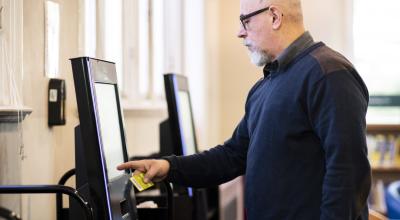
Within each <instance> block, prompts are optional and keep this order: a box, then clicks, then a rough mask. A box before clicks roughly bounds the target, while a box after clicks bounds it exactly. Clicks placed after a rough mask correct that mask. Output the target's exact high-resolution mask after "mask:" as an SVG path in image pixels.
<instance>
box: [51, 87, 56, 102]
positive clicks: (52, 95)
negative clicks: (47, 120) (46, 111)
mask: <svg viewBox="0 0 400 220" xmlns="http://www.w3.org/2000/svg"><path fill="white" fill-rule="evenodd" d="M49 102H57V89H50V91H49Z"/></svg>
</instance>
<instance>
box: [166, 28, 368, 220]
mask: <svg viewBox="0 0 400 220" xmlns="http://www.w3.org/2000/svg"><path fill="white" fill-rule="evenodd" d="M305 35H308V33H307V32H306V34H305ZM302 38H303V39H302V40H298V41H302V42H304V41H305V39H310V38H311V37H308V36H302ZM311 39H312V38H311ZM295 45H300V48H298V47H297V48H296V47H295V46H293V45H292V47H291V50H292V52H291V53H289V54H291V56H286V57H285V59H283V60H281V62H280V63H278V62H274V63H272V64H271V65H268V66H266V67H265V68H264V75H265V76H264V78H262V79H261V80H259V81H258V82H257V83H256V84H255V85H254V86H253V88H252V89H251V90H250V92H249V94H248V97H247V101H246V106H245V115H244V117H243V118H242V120H241V121H240V123H239V124H238V126H237V128H236V129H235V131H234V133H233V135H232V137H231V138H230V139H229V140H227V141H226V142H225V143H224V144H223V145H219V146H216V147H214V148H212V149H210V150H209V151H205V152H202V153H200V154H195V155H191V156H181V157H176V156H171V157H168V158H166V159H167V160H168V161H169V162H170V164H171V169H170V172H169V175H168V179H169V180H170V181H171V182H175V183H178V184H181V185H184V186H193V187H207V186H212V185H216V184H221V183H224V182H227V181H229V180H232V179H233V178H235V177H237V176H239V175H245V180H246V185H245V207H246V210H247V217H248V220H284V219H293V220H313V219H321V220H348V219H349V220H350V219H351V220H356V219H357V220H364V219H365V220H366V219H368V218H367V216H368V207H367V205H366V200H367V196H368V193H369V189H370V181H371V176H370V166H369V162H368V159H367V148H366V138H365V128H366V124H365V114H366V111H367V105H368V91H367V88H366V86H365V85H364V83H363V81H362V79H361V78H360V76H359V75H358V74H357V72H356V70H355V69H354V68H353V66H352V65H351V64H350V62H349V61H347V60H346V59H345V58H344V57H343V56H342V55H340V54H338V53H337V52H335V51H333V50H331V49H330V48H328V47H327V46H325V45H324V44H323V43H312V44H310V45H309V46H307V47H306V46H303V47H304V48H302V46H301V45H302V44H299V42H297V44H295ZM303 45H304V44H303ZM293 51H294V52H293ZM278 61H279V58H278Z"/></svg>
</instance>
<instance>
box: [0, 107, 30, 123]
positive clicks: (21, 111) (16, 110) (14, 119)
mask: <svg viewBox="0 0 400 220" xmlns="http://www.w3.org/2000/svg"><path fill="white" fill-rule="evenodd" d="M30 113H32V109H31V108H29V107H26V106H23V107H13V106H0V123H18V122H21V121H23V120H24V119H25V117H26V116H27V115H29V114H30Z"/></svg>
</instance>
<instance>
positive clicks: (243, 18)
mask: <svg viewBox="0 0 400 220" xmlns="http://www.w3.org/2000/svg"><path fill="white" fill-rule="evenodd" d="M269 7H270V6H268V7H266V8H262V9H259V10H257V11H253V12H251V13H249V14H247V15H240V17H239V19H240V22H241V23H242V25H243V28H244V29H245V30H246V31H247V24H248V23H249V22H248V19H249V18H251V17H253V16H255V15H258V14H261V13H262V12H264V11H268V10H269Z"/></svg>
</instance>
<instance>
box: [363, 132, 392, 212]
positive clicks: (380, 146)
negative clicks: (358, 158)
mask: <svg viewBox="0 0 400 220" xmlns="http://www.w3.org/2000/svg"><path fill="white" fill-rule="evenodd" d="M366 135H367V146H368V157H369V160H370V163H371V169H372V189H371V193H370V198H369V203H370V207H371V209H373V210H376V211H378V212H381V213H386V203H385V197H384V191H385V187H386V186H387V185H388V184H389V183H391V182H393V181H396V180H400V125H392V124H387V125H386V124H373V125H372V124H371V125H368V126H367V132H366Z"/></svg>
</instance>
